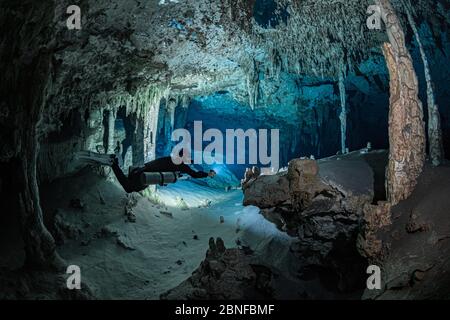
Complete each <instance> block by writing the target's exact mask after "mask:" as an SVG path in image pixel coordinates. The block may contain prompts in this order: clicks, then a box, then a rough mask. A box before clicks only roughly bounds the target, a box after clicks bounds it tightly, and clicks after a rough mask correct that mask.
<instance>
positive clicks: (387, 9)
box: [377, 0, 425, 204]
mask: <svg viewBox="0 0 450 320" xmlns="http://www.w3.org/2000/svg"><path fill="white" fill-rule="evenodd" d="M377 5H378V6H379V7H380V9H381V14H382V19H383V21H384V23H385V24H386V30H387V34H388V36H389V41H390V44H389V43H385V44H384V46H383V52H384V55H385V58H386V62H387V66H388V69H389V74H390V92H391V94H390V111H389V145H390V146H389V148H390V150H389V164H388V168H387V173H386V175H387V177H386V178H387V181H386V189H387V193H388V199H389V201H390V202H391V203H392V204H397V203H398V202H400V201H401V200H404V199H406V198H408V197H409V196H410V195H411V193H412V191H413V190H414V188H415V186H416V185H417V178H418V177H419V175H420V174H421V172H422V170H423V166H424V163H425V125H424V122H423V110H422V103H421V102H420V100H419V97H418V92H419V88H418V81H417V76H416V73H415V71H414V67H413V63H412V59H411V55H410V54H409V52H408V50H407V48H406V44H405V35H404V33H403V30H402V28H401V25H400V22H399V20H398V18H397V16H396V14H395V12H394V9H393V8H392V6H391V4H390V2H389V0H377Z"/></svg>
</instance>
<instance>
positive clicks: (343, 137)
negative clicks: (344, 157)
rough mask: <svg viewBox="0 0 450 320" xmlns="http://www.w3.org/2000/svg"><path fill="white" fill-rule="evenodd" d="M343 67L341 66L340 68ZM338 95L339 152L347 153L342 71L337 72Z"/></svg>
mask: <svg viewBox="0 0 450 320" xmlns="http://www.w3.org/2000/svg"><path fill="white" fill-rule="evenodd" d="M342 69H343V68H342ZM339 95H340V98H341V114H340V115H339V120H340V122H341V152H342V154H346V153H347V145H346V144H347V143H346V140H347V101H346V100H347V99H346V96H345V78H344V71H343V70H342V71H340V72H339Z"/></svg>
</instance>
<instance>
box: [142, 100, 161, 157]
mask: <svg viewBox="0 0 450 320" xmlns="http://www.w3.org/2000/svg"><path fill="white" fill-rule="evenodd" d="M159 105H160V102H159V100H158V103H156V104H154V105H152V106H151V107H150V108H149V112H148V113H147V114H146V115H145V116H144V160H145V162H148V161H151V160H154V159H155V157H156V137H157V134H158V131H157V130H158V116H159V109H160V108H159Z"/></svg>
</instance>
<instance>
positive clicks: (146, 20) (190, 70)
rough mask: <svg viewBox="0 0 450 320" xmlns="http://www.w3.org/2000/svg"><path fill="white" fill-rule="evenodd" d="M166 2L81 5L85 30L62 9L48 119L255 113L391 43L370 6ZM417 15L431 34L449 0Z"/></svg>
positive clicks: (61, 5) (421, 7) (422, 6)
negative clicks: (174, 109)
mask: <svg viewBox="0 0 450 320" xmlns="http://www.w3.org/2000/svg"><path fill="white" fill-rule="evenodd" d="M159 2H160V1H159V0H152V1H137V0H136V1H123V0H108V1H106V0H97V1H90V0H85V1H82V2H81V7H82V30H80V31H77V32H68V31H67V28H66V25H65V23H66V20H65V17H66V16H67V15H66V13H65V10H66V8H67V6H68V5H69V1H59V2H58V5H57V7H56V9H55V16H54V24H55V30H56V31H55V32H56V35H55V43H52V44H51V45H52V46H53V47H54V50H55V54H54V58H53V59H54V68H53V82H52V87H53V91H52V94H51V102H52V107H51V109H50V110H49V114H50V117H51V114H61V113H64V112H65V111H67V110H69V109H71V108H77V107H79V106H80V105H82V106H85V107H89V108H95V107H102V108H105V107H106V108H108V107H109V108H114V107H118V106H121V105H127V107H129V108H130V109H133V108H139V104H140V101H142V100H148V99H149V97H150V98H151V99H159V98H160V97H162V96H164V95H169V94H170V95H189V96H198V95H208V94H212V93H214V92H217V91H227V92H230V94H231V95H232V96H233V97H234V98H235V99H236V100H238V101H242V102H245V103H248V104H250V106H251V107H252V108H254V107H256V105H258V104H260V105H264V104H266V105H267V104H269V105H270V104H276V102H275V103H274V102H273V101H268V100H267V99H269V98H270V99H272V100H274V99H275V98H276V97H274V94H275V93H274V92H276V91H277V90H278V88H279V87H280V86H281V87H282V85H281V84H282V83H289V82H292V83H293V86H299V85H301V84H302V83H304V82H305V81H306V82H314V81H317V82H323V81H335V80H336V79H337V76H338V74H339V72H345V73H346V74H351V73H353V72H355V70H359V69H358V66H359V65H360V64H361V63H363V62H364V61H367V59H371V58H373V57H380V55H381V50H380V44H381V43H382V42H383V41H384V40H386V39H385V35H384V33H383V32H381V31H372V30H368V28H367V27H366V19H367V13H366V11H367V8H368V6H369V5H370V4H371V1H369V0H363V1H361V0H346V1H338V0H327V1H325V0H322V1H312V0H304V1H299V0H293V1H289V0H276V2H275V1H273V0H238V1H236V0H208V1H181V0H180V1H178V2H176V3H175V2H169V1H165V4H160V3H159ZM163 2H164V1H163ZM447 6H448V5H447ZM400 7H401V6H400ZM414 8H415V10H416V13H417V14H420V15H423V16H424V17H425V18H426V17H431V16H433V17H434V18H433V19H432V20H429V22H430V24H431V25H432V27H433V28H437V29H439V28H442V26H443V25H445V26H447V25H448V24H447V22H448V21H449V20H450V19H449V16H448V10H447V9H448V8H446V4H445V2H444V1H424V0H421V1H415V2H414ZM399 10H401V9H399ZM305 79H306V80H305ZM311 79H313V80H311ZM314 79H315V80H314ZM289 86H290V84H288V85H286V86H285V87H289ZM255 92H256V96H257V97H256V98H254V96H255ZM281 94H282V96H286V93H283V92H281ZM252 96H253V98H252ZM258 96H259V97H258ZM249 97H250V98H249ZM258 99H260V100H259V102H258V101H257V100H258ZM261 99H262V100H261ZM294 100H295V99H294Z"/></svg>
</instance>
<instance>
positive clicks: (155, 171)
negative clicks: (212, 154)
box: [77, 151, 216, 193]
mask: <svg viewBox="0 0 450 320" xmlns="http://www.w3.org/2000/svg"><path fill="white" fill-rule="evenodd" d="M77 158H78V159H80V160H83V161H85V162H87V163H90V164H100V165H106V166H110V167H111V168H112V170H113V172H114V174H115V176H116V178H117V180H118V181H119V183H120V184H121V185H122V187H123V189H124V190H125V192H127V193H132V192H139V191H142V190H144V189H146V188H147V187H148V186H149V185H156V184H159V185H161V186H164V185H166V184H167V183H175V182H177V180H179V178H181V177H182V174H188V175H189V176H191V177H192V178H194V179H202V178H207V177H210V178H214V177H215V176H216V172H215V171H214V170H210V171H209V172H208V173H206V172H203V171H195V170H193V169H191V168H190V167H189V166H188V165H186V164H184V163H182V164H179V165H177V164H174V163H173V161H172V158H171V157H163V158H158V159H156V160H153V161H150V162H148V163H146V164H144V166H142V167H137V168H130V171H129V174H128V176H126V175H125V174H124V173H123V171H122V169H121V168H120V165H119V157H118V156H117V155H116V154H100V153H96V152H92V151H82V152H79V153H78V154H77Z"/></svg>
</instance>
